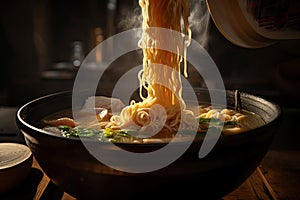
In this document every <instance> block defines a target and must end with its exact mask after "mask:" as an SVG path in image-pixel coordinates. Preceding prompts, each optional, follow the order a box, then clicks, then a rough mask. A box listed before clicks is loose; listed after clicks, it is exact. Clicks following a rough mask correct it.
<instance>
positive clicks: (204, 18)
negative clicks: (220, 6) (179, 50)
mask: <svg viewBox="0 0 300 200" xmlns="http://www.w3.org/2000/svg"><path fill="white" fill-rule="evenodd" d="M190 4H191V6H190V7H191V10H190V17H189V22H190V28H191V30H192V34H193V35H192V37H193V39H195V40H196V41H197V42H199V43H200V44H201V45H202V46H204V47H206V46H207V43H208V40H209V34H208V31H209V25H210V14H209V11H208V9H207V5H206V2H205V0H190Z"/></svg>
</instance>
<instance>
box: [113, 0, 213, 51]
mask: <svg viewBox="0 0 300 200" xmlns="http://www.w3.org/2000/svg"><path fill="white" fill-rule="evenodd" d="M121 15H122V20H121V21H120V22H119V24H118V27H119V28H120V29H121V30H129V29H132V28H140V27H141V26H142V21H143V17H142V13H141V8H140V7H139V5H138V4H136V5H135V7H134V8H133V9H128V10H127V11H126V12H124V13H121ZM189 23H190V28H191V30H192V37H193V39H195V40H196V41H198V42H199V43H200V44H201V45H202V46H204V47H205V46H207V43H208V39H209V35H208V29H209V25H210V14H209V12H208V9H207V5H206V2H205V0H190V17H189Z"/></svg>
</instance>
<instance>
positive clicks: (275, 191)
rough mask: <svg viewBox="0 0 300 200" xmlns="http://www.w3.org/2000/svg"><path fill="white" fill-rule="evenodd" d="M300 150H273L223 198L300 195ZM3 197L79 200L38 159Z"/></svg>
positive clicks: (248, 199)
mask: <svg viewBox="0 0 300 200" xmlns="http://www.w3.org/2000/svg"><path fill="white" fill-rule="evenodd" d="M299 186H300V152H299V151H282V150H281V151H279V150H270V151H269V152H268V153H267V155H266V156H265V158H264V159H263V161H262V162H261V164H260V166H259V167H258V168H257V169H256V170H255V172H254V173H253V174H252V175H251V176H250V177H249V178H248V179H247V180H246V181H245V182H244V183H243V184H242V185H241V186H240V187H239V188H237V189H236V190H235V191H233V192H232V193H230V194H228V195H227V196H225V197H224V198H223V200H236V199H243V200H253V199H262V200H265V199H266V200H270V199H274V200H276V199H279V200H281V199H282V200H286V199H288V200H294V199H295V200H297V199H300V190H299V188H300V187H299ZM0 199H1V200H6V199H7V200H19V199H22V200H27V199H28V200H29V199H30V200H31V199H34V200H75V199H76V198H74V197H72V196H71V195H69V194H67V193H65V192H63V191H61V190H59V189H58V188H57V187H56V186H55V185H54V184H53V183H52V182H51V181H50V179H49V178H48V177H47V176H46V175H45V174H44V173H43V171H42V170H41V168H40V166H39V165H38V163H37V162H36V160H35V159H34V162H33V166H32V170H31V172H30V174H29V176H28V178H27V179H26V180H25V181H24V182H23V183H22V184H21V185H20V186H19V187H17V188H16V189H14V190H13V191H11V192H9V193H7V194H5V195H3V194H2V196H1V194H0Z"/></svg>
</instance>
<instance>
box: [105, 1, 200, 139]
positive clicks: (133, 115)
mask: <svg viewBox="0 0 300 200" xmlns="http://www.w3.org/2000/svg"><path fill="white" fill-rule="evenodd" d="M139 5H140V7H141V9H142V16H143V23H142V28H143V37H142V38H141V40H140V43H139V45H140V47H141V48H142V49H143V55H144V58H143V69H142V70H141V71H140V73H139V74H138V78H139V81H140V97H141V99H142V102H134V101H132V102H131V104H130V105H129V106H127V107H125V108H124V109H123V110H122V111H121V113H120V115H115V116H113V117H112V118H111V120H110V123H109V124H108V127H111V128H117V129H135V130H139V132H140V133H141V134H150V133H151V134H153V135H154V134H155V135H154V136H153V137H172V136H173V134H176V132H177V131H178V130H179V129H191V130H195V129H197V127H198V123H197V122H196V121H195V118H194V115H193V113H192V112H191V111H189V110H186V105H185V102H184V100H183V99H182V83H181V70H180V64H181V62H182V61H183V62H184V63H183V64H184V75H185V77H187V63H186V59H185V58H186V51H187V50H186V49H187V47H188V45H189V44H190V41H191V30H190V28H189V23H188V17H189V14H190V10H189V1H188V0H140V1H139ZM181 19H183V28H182V25H181ZM153 27H159V28H165V29H169V30H170V31H173V32H174V31H177V32H180V33H184V34H178V35H179V36H178V37H171V38H164V36H163V35H162V34H159V32H155V31H154V32H153V31H152V30H153ZM151 28H152V29H151ZM150 29H151V30H150ZM182 29H183V30H182ZM183 35H184V36H183ZM162 42H163V43H164V45H165V44H167V45H170V46H171V45H172V46H174V45H175V47H176V48H175V49H176V51H177V52H176V53H174V52H170V51H166V50H162V49H158V48H156V47H157V46H159V44H161V43H162ZM181 52H183V56H181V55H182V53H181ZM143 89H145V90H146V91H147V96H146V97H145V96H143V95H142V90H143Z"/></svg>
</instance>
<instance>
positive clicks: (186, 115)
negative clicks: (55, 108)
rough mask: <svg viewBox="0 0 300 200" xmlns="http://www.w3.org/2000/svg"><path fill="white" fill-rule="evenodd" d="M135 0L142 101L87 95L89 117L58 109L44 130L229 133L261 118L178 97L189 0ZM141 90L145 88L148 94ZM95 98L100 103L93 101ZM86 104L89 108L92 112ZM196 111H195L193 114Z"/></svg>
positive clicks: (131, 138) (102, 135) (103, 135)
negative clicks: (139, 17)
mask: <svg viewBox="0 0 300 200" xmlns="http://www.w3.org/2000/svg"><path fill="white" fill-rule="evenodd" d="M139 3H140V7H141V9H142V16H143V24H142V28H143V35H142V38H141V39H140V42H139V45H140V47H141V48H142V50H143V56H144V57H143V69H142V70H141V71H140V73H139V74H138V78H139V81H140V97H141V99H142V101H141V102H135V101H132V102H131V103H130V105H129V106H125V105H124V104H123V103H122V102H121V101H120V100H119V99H114V98H109V97H104V96H98V97H90V98H88V99H87V100H86V103H85V106H84V107H83V109H82V113H85V114H86V113H89V115H92V120H91V118H87V119H88V120H86V122H83V123H82V122H80V124H79V125H78V124H77V122H74V121H73V119H70V118H66V116H62V114H61V113H58V115H56V116H60V117H61V118H59V119H57V117H54V116H49V118H47V119H45V120H44V121H43V123H46V126H44V129H45V130H47V131H52V132H56V133H58V134H62V135H63V136H65V137H73V136H75V137H78V136H82V137H95V138H97V139H98V140H100V141H107V140H109V141H115V142H116V141H118V142H145V141H146V140H147V138H169V139H171V138H173V137H174V136H175V135H176V134H177V133H178V132H180V133H181V135H184V133H187V132H188V133H191V131H192V132H197V133H198V134H197V135H200V136H201V134H202V133H206V132H207V130H208V129H209V128H210V127H216V128H220V129H222V133H223V134H233V133H239V132H242V131H245V130H249V129H251V128H254V127H257V126H260V125H262V124H264V122H263V121H262V120H261V118H259V117H258V116H257V115H255V114H254V113H249V112H247V111H243V110H239V111H237V110H232V109H229V108H228V109H218V108H213V107H211V106H209V105H201V106H196V107H195V108H192V110H193V111H191V110H188V109H187V108H186V104H185V102H184V100H183V98H182V82H181V70H180V67H181V63H182V62H183V66H184V75H185V77H187V62H186V51H187V47H188V46H189V44H190V42H191V30H190V28H189V23H188V17H189V14H190V9H189V1H188V0H140V2H139ZM181 19H183V20H182V21H183V25H182V24H181ZM161 30H167V31H166V32H164V31H161ZM174 33H175V34H174ZM161 47H164V48H161ZM165 47H166V48H165ZM165 49H171V50H170V51H167V50H165ZM142 91H146V96H143V92H142ZM93 98H96V99H93ZM98 102H99V103H100V104H101V105H91V104H93V103H96V104H97V103H98ZM116 107H117V108H119V109H118V110H114V112H113V110H112V108H116ZM89 108H92V110H91V112H89V111H88V109H89ZM94 109H95V110H96V117H97V119H95V117H94V115H95V113H94V111H95V110H94ZM196 113H199V115H198V114H197V116H194V115H195V114H196ZM53 118H56V119H55V120H53ZM129 133H130V134H129ZM186 135H187V134H186ZM148 141H149V140H148Z"/></svg>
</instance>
